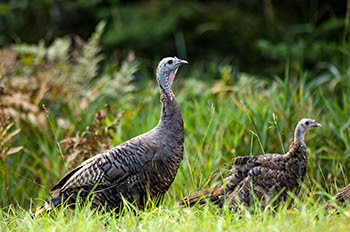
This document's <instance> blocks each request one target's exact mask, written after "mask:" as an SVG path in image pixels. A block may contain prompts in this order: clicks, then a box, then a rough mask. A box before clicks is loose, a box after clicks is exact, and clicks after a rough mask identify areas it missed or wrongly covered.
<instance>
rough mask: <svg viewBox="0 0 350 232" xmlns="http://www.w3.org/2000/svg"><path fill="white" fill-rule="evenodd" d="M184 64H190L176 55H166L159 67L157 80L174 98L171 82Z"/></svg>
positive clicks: (168, 94) (169, 95)
mask: <svg viewBox="0 0 350 232" xmlns="http://www.w3.org/2000/svg"><path fill="white" fill-rule="evenodd" d="M182 64H188V62H187V61H186V60H181V59H179V58H177V57H176V56H175V57H166V58H164V59H162V60H161V61H160V62H159V64H158V68H157V80H158V83H159V86H160V87H161V88H162V89H163V90H164V92H165V93H166V94H167V96H168V97H170V99H171V100H172V99H173V98H174V93H173V91H172V90H171V84H172V83H173V81H174V78H175V74H176V72H177V70H178V68H179V67H180V65H182Z"/></svg>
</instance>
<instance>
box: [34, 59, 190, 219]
mask: <svg viewBox="0 0 350 232" xmlns="http://www.w3.org/2000/svg"><path fill="white" fill-rule="evenodd" d="M181 64H187V61H184V60H180V59H178V58H176V57H174V58H172V57H168V58H164V59H163V60H162V61H160V62H159V65H158V68H157V81H158V84H159V87H160V92H161V102H162V105H163V106H162V111H161V117H160V120H159V123H158V125H157V126H156V127H154V128H153V129H152V130H150V131H149V132H147V133H144V134H141V135H139V136H137V137H135V138H132V139H130V140H128V141H126V142H124V143H122V144H120V145H118V146H116V147H113V148H112V149H110V150H108V151H104V152H102V153H100V154H98V155H96V156H94V157H92V158H90V159H88V160H86V161H85V162H83V163H82V164H81V165H80V166H79V167H77V168H76V169H74V170H73V171H71V172H69V173H68V174H67V175H66V176H64V177H63V178H62V179H61V180H60V181H59V182H58V183H57V184H56V186H54V187H53V189H52V190H51V191H52V198H51V200H50V201H48V202H46V203H45V205H44V206H42V207H41V208H40V209H39V210H38V211H37V212H36V216H38V215H40V214H41V213H42V212H44V211H50V210H51V209H52V208H55V207H58V206H60V205H61V204H62V203H64V202H67V203H69V204H72V205H74V203H76V200H77V196H78V195H79V197H80V198H81V199H82V200H85V199H86V198H88V197H91V198H92V207H93V208H98V207H100V206H106V208H107V209H108V210H117V212H118V210H119V209H120V208H121V206H122V204H123V199H122V198H124V199H126V200H127V201H129V202H131V203H134V204H135V205H137V206H138V207H140V208H142V207H143V206H144V204H145V202H146V201H147V199H148V198H151V199H153V200H155V201H158V203H159V200H161V198H162V196H163V195H164V193H165V192H166V191H167V190H168V189H169V187H170V185H171V183H172V182H173V180H174V178H175V175H176V173H177V170H178V168H179V166H180V163H181V161H182V158H183V150H184V148H183V143H184V127H183V120H182V116H181V113H180V109H179V107H178V104H177V102H176V100H175V96H174V94H173V92H172V90H171V88H170V87H171V84H172V82H173V80H174V78H175V74H176V72H177V70H178V68H179V66H180V65H181Z"/></svg>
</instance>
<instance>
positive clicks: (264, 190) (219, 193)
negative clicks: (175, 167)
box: [181, 119, 321, 209]
mask: <svg viewBox="0 0 350 232" xmlns="http://www.w3.org/2000/svg"><path fill="white" fill-rule="evenodd" d="M319 126H321V125H320V124H318V123H317V122H315V121H314V120H312V119H302V120H301V121H300V122H299V123H298V125H297V127H296V130H295V136H294V141H293V143H292V144H291V145H290V147H289V151H288V152H287V153H286V154H284V155H280V154H265V155H260V156H245V157H237V158H235V159H234V164H233V166H232V169H231V171H230V173H231V175H230V176H229V177H227V178H226V179H225V184H224V185H222V186H220V187H217V188H214V189H205V190H202V191H199V192H196V193H194V194H191V195H189V196H187V197H186V198H185V199H184V200H183V202H182V203H181V204H182V205H188V206H193V205H195V204H205V203H206V202H207V201H208V200H209V201H212V202H215V203H216V204H218V205H220V206H223V204H228V206H229V208H230V209H234V208H236V207H237V206H238V205H240V204H242V205H246V206H248V205H250V202H251V201H252V200H253V197H252V193H254V194H255V196H256V198H257V199H259V200H260V201H261V205H262V207H265V206H266V204H267V203H269V202H270V200H271V198H272V197H273V196H274V194H276V193H279V194H280V195H279V196H278V199H277V200H278V201H281V200H284V199H286V197H287V196H289V192H293V193H294V194H295V195H297V194H298V193H299V191H300V184H301V183H302V182H303V181H304V178H305V175H306V170H307V150H306V145H305V143H304V135H305V133H306V131H308V130H309V129H311V128H313V127H319Z"/></svg>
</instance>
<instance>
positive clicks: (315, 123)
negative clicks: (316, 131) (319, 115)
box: [313, 121, 322, 127]
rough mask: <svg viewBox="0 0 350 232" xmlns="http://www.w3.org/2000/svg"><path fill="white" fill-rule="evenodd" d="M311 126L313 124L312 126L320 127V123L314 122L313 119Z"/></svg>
mask: <svg viewBox="0 0 350 232" xmlns="http://www.w3.org/2000/svg"><path fill="white" fill-rule="evenodd" d="M313 126H314V127H322V125H321V124H319V123H318V122H316V121H314V123H313Z"/></svg>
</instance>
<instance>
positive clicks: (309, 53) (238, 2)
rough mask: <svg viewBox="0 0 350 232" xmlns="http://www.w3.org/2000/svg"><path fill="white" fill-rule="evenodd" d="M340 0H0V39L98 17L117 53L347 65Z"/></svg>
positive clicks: (249, 63) (247, 63)
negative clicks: (103, 24)
mask: <svg viewBox="0 0 350 232" xmlns="http://www.w3.org/2000/svg"><path fill="white" fill-rule="evenodd" d="M347 7H349V4H347V2H346V1H345V0H343V1H342V0H328V1H326V0H310V1H303V0H296V1H295V0H285V1H272V0H264V1H258V0H221V1H203V0H202V1H200V0H187V1H159V0H150V1H145V0H144V1H140V0H134V1H118V0H92V1H85V0H77V1H75V0H60V1H57V0H10V1H8V2H7V3H0V22H1V23H0V46H6V45H9V44H13V43H37V42H38V41H39V40H40V39H44V40H45V43H46V44H50V42H52V41H53V40H54V39H55V38H57V37H61V36H64V35H69V36H71V37H72V38H74V36H75V35H79V36H80V37H82V38H84V39H87V38H88V37H89V35H91V33H92V32H93V31H94V29H95V27H96V25H97V24H98V22H100V21H101V20H106V22H107V28H106V29H105V33H104V34H103V36H102V41H101V43H102V46H103V50H104V54H108V55H110V56H113V57H117V58H118V59H123V58H125V57H126V56H127V54H128V53H129V51H131V50H132V51H134V52H135V54H136V57H138V58H141V59H142V58H144V59H154V58H160V57H164V56H169V55H174V54H176V55H178V56H180V57H181V58H184V59H189V60H190V61H191V62H192V63H193V62H203V61H204V62H206V61H215V62H226V63H230V64H234V65H236V66H237V67H239V69H240V70H241V71H246V72H250V73H252V72H253V73H259V75H262V74H271V73H281V72H283V70H284V68H285V67H284V66H285V63H286V61H288V62H290V63H291V67H292V69H294V70H295V71H296V72H299V71H300V70H305V69H312V70H314V71H317V70H318V64H319V62H322V61H324V60H327V61H328V62H331V63H337V64H343V65H347V63H346V62H347V61H346V60H344V54H348V53H349V44H348V42H347V36H348V23H347V22H348V18H349V15H347V13H346V12H347Z"/></svg>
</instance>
